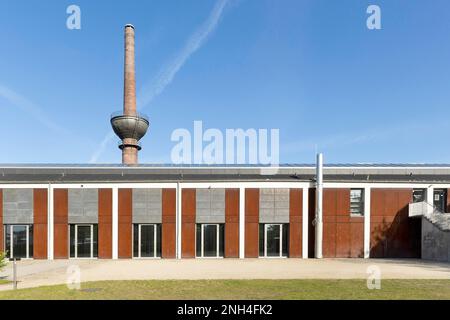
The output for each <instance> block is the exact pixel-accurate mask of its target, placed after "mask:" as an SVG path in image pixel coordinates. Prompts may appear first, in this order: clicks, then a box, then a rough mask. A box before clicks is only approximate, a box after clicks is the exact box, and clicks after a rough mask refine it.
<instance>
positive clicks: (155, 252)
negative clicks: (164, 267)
mask: <svg viewBox="0 0 450 320" xmlns="http://www.w3.org/2000/svg"><path fill="white" fill-rule="evenodd" d="M136 225H137V226H138V235H137V236H138V256H137V257H135V256H134V228H133V235H132V236H133V241H132V243H133V246H132V252H133V259H160V257H158V224H157V223H136ZM142 226H152V227H153V241H154V245H153V257H142V252H141V240H142V239H141V228H142Z"/></svg>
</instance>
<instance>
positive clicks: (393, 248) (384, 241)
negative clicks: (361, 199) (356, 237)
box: [370, 188, 421, 258]
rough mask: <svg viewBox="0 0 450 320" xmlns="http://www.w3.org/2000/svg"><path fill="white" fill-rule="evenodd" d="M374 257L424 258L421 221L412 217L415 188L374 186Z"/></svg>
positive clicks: (371, 227) (371, 241) (372, 232)
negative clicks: (382, 187)
mask: <svg viewBox="0 0 450 320" xmlns="http://www.w3.org/2000/svg"><path fill="white" fill-rule="evenodd" d="M371 197H372V200H371V208H372V209H373V210H371V218H370V220H371V223H370V229H371V236H370V257H371V258H420V251H421V248H420V246H421V244H420V237H421V221H420V220H419V219H409V217H408V204H409V203H410V202H411V201H412V189H381V188H380V189H372V192H371Z"/></svg>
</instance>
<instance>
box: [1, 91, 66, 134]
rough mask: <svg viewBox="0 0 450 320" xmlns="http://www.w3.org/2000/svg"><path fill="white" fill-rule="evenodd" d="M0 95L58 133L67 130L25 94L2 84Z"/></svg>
mask: <svg viewBox="0 0 450 320" xmlns="http://www.w3.org/2000/svg"><path fill="white" fill-rule="evenodd" d="M0 97H1V98H4V99H5V100H7V101H9V102H10V103H11V104H13V105H15V106H16V107H18V108H19V109H22V111H24V112H25V113H26V114H27V115H29V116H32V117H33V118H35V119H36V120H37V121H39V122H40V123H41V124H43V125H44V126H45V127H47V128H48V129H50V130H52V131H55V132H58V133H63V132H66V130H65V129H64V128H62V127H60V126H59V125H58V124H56V123H55V122H53V121H52V120H50V119H49V118H48V117H47V116H46V115H45V113H44V111H43V110H42V109H41V108H40V107H39V106H37V105H35V104H34V103H33V102H31V101H30V100H28V99H27V98H25V97H24V96H22V95H20V94H19V93H17V92H15V91H13V90H11V89H10V88H7V87H5V86H3V85H1V84H0Z"/></svg>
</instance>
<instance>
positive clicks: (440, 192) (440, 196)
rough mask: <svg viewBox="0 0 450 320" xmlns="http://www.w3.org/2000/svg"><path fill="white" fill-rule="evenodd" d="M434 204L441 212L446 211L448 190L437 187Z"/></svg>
mask: <svg viewBox="0 0 450 320" xmlns="http://www.w3.org/2000/svg"><path fill="white" fill-rule="evenodd" d="M433 204H434V206H435V208H436V209H437V210H438V211H439V212H445V211H446V209H447V208H446V207H447V205H446V204H447V190H445V189H435V190H434V196H433Z"/></svg>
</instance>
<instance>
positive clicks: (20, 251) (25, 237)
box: [5, 225, 33, 259]
mask: <svg viewBox="0 0 450 320" xmlns="http://www.w3.org/2000/svg"><path fill="white" fill-rule="evenodd" d="M32 230H33V227H32V226H29V225H6V226H5V249H6V251H7V256H8V257H9V258H20V259H28V258H30V257H31V256H32V255H33V245H32V244H33V236H32V232H33V231H32Z"/></svg>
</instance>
